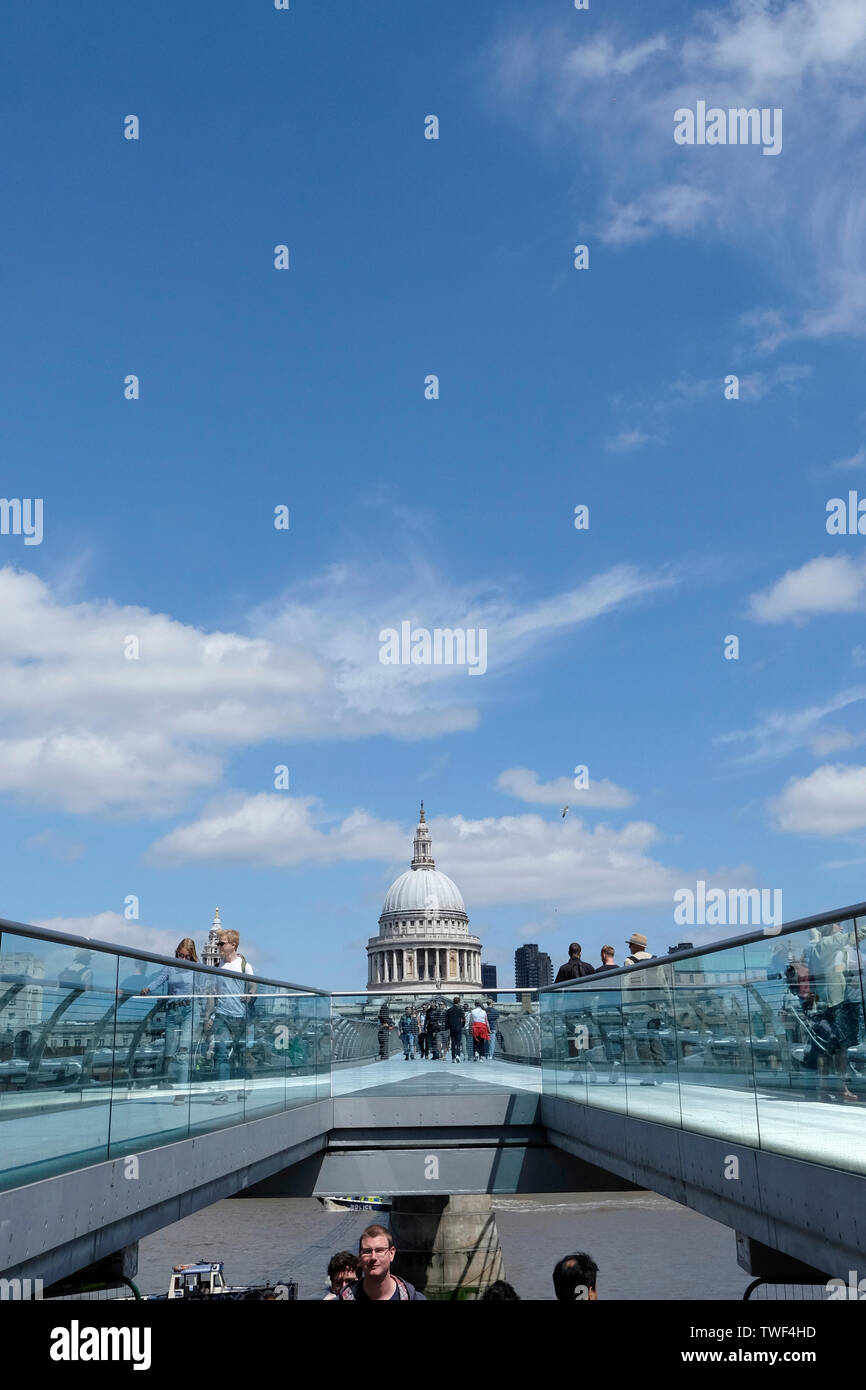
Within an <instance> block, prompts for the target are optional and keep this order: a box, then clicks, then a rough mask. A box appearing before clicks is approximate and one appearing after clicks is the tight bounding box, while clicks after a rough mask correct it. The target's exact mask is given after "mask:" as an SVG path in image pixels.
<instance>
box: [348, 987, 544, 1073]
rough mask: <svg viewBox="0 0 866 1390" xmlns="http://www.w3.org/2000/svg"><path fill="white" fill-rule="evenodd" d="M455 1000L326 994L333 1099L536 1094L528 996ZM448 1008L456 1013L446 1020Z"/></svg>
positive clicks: (535, 1021) (534, 1021)
mask: <svg viewBox="0 0 866 1390" xmlns="http://www.w3.org/2000/svg"><path fill="white" fill-rule="evenodd" d="M454 997H455V996H453V995H441V996H432V995H431V994H430V993H429V992H427V993H421V992H417V993H416V992H407V993H400V994H396V993H394V994H387V995H384V994H376V993H369V994H356V995H334V996H332V998H331V1049H332V1088H333V1094H334V1095H353V1094H362V1093H364V1092H369V1091H370V1090H371V1089H376V1090H379V1089H382V1088H385V1089H387V1090H388V1092H390V1093H401V1092H403V1093H405V1094H415V1095H417V1094H430V1093H431V1091H433V1092H436V1093H442V1094H445V1093H449V1094H450V1093H457V1092H461V1091H462V1092H466V1091H469V1090H471V1089H473V1088H474V1089H476V1090H477V1089H481V1090H486V1091H490V1090H496V1091H499V1092H501V1091H506V1092H510V1091H519V1090H530V1091H535V1092H537V1091H538V1090H539V1089H540V1084H541V1075H540V1059H541V1032H540V1027H539V1014H538V1002H537V998H536V995H535V992H534V991H531V990H525V991H516V990H497V991H496V997H495V999H494V998H492V997H491V996H489V995H485V994H482V993H479V994H465V995H458V996H456V997H457V998H458V999H459V1001H460V1002H459V1004H458V1005H457V1006H454V1005H453V999H454ZM479 1006H480V1007H479ZM452 1008H456V1009H457V1010H458V1013H451V1014H449V1010H451V1009H452ZM473 1010H475V1011H476V1012H477V1013H478V1014H479V1015H483V1018H482V1017H478V1018H477V1019H475V1020H474V1022H475V1023H476V1024H477V1025H478V1028H476V1029H474V1028H473V1018H472V1016H471V1015H472V1011H473ZM461 1012H462V1014H463V1024H462V1026H460V1020H459V1013H461ZM484 1033H486V1034H487V1036H486V1037H484V1036H483V1034H484Z"/></svg>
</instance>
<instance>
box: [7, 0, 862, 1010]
mask: <svg viewBox="0 0 866 1390" xmlns="http://www.w3.org/2000/svg"><path fill="white" fill-rule="evenodd" d="M2 40H3V44H2V51H3V55H4V57H3V68H4V81H3V83H2V84H0V106H2V124H3V129H4V131H5V133H6V167H7V187H6V198H5V199H4V204H5V211H4V231H3V244H4V256H3V262H2V271H0V273H2V292H3V305H4V314H3V319H4V332H3V334H2V335H0V354H2V360H0V368H2V375H3V380H4V383H5V395H6V410H5V411H4V419H3V426H2V428H3V473H2V491H3V495H4V496H6V497H7V498H13V497H17V498H36V497H39V498H42V499H43V504H44V537H43V540H42V543H41V544H40V545H26V544H25V539H24V537H23V536H22V535H14V534H9V535H2V536H0V564H2V566H3V568H2V571H0V846H2V848H0V868H2V882H3V890H4V891H3V896H2V903H0V912H2V915H4V916H6V917H8V918H12V919H15V920H19V921H31V922H35V921H38V922H51V923H53V924H55V925H57V926H58V927H61V928H64V929H66V930H69V931H73V932H82V933H85V934H92V935H97V936H102V937H107V938H108V939H112V940H122V941H126V942H132V941H138V942H140V943H141V944H143V945H146V946H150V947H152V948H154V949H165V948H166V947H168V948H172V947H173V946H174V943H175V942H176V940H177V938H178V937H179V936H181V935H186V934H187V933H190V934H193V935H194V936H196V937H197V938H198V939H199V940H201V939H203V937H204V935H205V933H206V931H207V928H208V926H209V924H210V920H211V917H212V915H213V908H214V906H215V905H216V904H219V906H220V908H221V912H222V917H223V920H224V922H225V924H226V925H229V926H236V927H237V928H238V929H239V930H240V932H241V935H242V940H243V944H244V948H245V951H246V952H247V953H248V955H249V958H250V959H251V960H252V961H253V962H254V964H255V965H256V966H257V967H258V968H259V970H261V971H262V972H266V973H269V974H272V975H277V976H279V977H282V978H289V979H293V980H298V981H302V982H306V983H310V984H316V985H325V986H327V985H330V986H332V987H334V988H352V987H354V986H357V985H362V984H363V982H364V980H365V978H366V972H365V963H364V956H363V945H364V943H365V941H366V939H367V937H368V936H369V935H371V934H373V933H374V932H375V930H376V919H377V917H378V914H379V911H380V908H381V901H382V898H383V896H384V892H385V890H386V888H387V886H388V884H389V883H390V881H391V879H392V878H393V877H394V876H395V875H396V874H397V873H398V872H400V871H401V870H402V868H403V867H405V865H406V864H407V863H408V859H409V857H410V855H411V835H412V827H413V826H414V823H415V821H416V818H417V806H418V801H419V799H420V798H421V797H422V796H423V798H424V800H425V803H426V806H427V809H428V816H429V820H430V823H431V830H432V834H433V843H434V851H435V853H436V857H437V864H438V866H439V867H440V868H442V869H443V870H444V871H445V872H446V873H449V874H450V875H451V876H452V877H453V878H454V879H455V881H456V882H457V883H458V885H459V886H460V887H461V889H462V891H463V893H464V897H465V899H466V904H467V909H468V911H469V914H470V920H471V923H472V929H473V930H474V931H476V932H478V933H479V934H480V935H481V937H482V939H483V941H484V945H485V958H487V959H490V960H493V961H494V962H496V963H497V964H499V966H500V971H501V979H503V981H505V982H507V981H508V980H510V978H511V964H512V958H513V951H514V949H515V947H516V946H518V945H521V944H523V943H524V942H525V941H527V940H534V941H538V942H539V944H540V945H541V946H542V947H543V948H544V949H546V950H548V951H549V952H550V953H551V955H552V956H553V957H554V958H555V959H562V958H564V955H565V951H566V947H567V943H568V942H569V941H570V940H571V939H573V938H577V939H579V940H581V941H582V942H583V944H584V952H585V954H589V955H590V956H591V957H592V958H595V957H596V956H597V952H598V949H599V947H600V946H601V944H602V942H605V941H611V942H613V943H614V944H615V945H616V946H617V948H618V950H619V949H621V947H622V943H623V942H624V940H625V938H626V937H627V935H628V934H629V932H630V931H631V930H634V929H638V930H643V931H645V932H646V933H647V935H648V936H649V937H650V944H651V946H653V947H655V948H656V949H657V950H664V949H665V948H666V947H667V946H668V945H669V944H671V943H673V942H674V941H676V940H678V939H681V937H682V936H683V930H684V929H682V928H680V927H677V926H675V925H674V921H673V895H674V892H675V891H676V890H677V889H679V888H682V887H689V886H690V885H692V886H693V885H694V884H695V882H696V881H697V880H698V879H701V878H703V879H704V880H706V881H707V882H708V883H711V884H713V885H715V886H720V887H728V886H742V887H752V886H756V887H771V888H778V889H781V890H782V892H783V895H784V915H785V918H786V920H790V919H792V918H795V917H798V916H801V915H804V914H806V913H809V912H817V911H821V910H824V909H826V908H830V907H833V906H835V905H842V904H847V903H852V902H858V901H860V900H861V899H863V898H864V897H866V892H864V891H863V866H864V864H866V766H864V744H866V719H864V700H866V631H864V622H863V615H864V611H866V559H864V553H863V547H864V544H866V541H864V538H863V537H862V536H860V535H857V534H855V535H845V536H836V535H829V534H828V533H827V529H826V524H825V523H826V518H827V512H826V508H827V503H828V501H829V499H831V498H833V497H839V496H841V497H845V498H847V495H848V492H849V490H850V489H854V490H856V489H858V488H860V489H861V490H862V493H863V495H864V496H866V416H864V402H863V391H862V380H863V366H864V361H863V358H864V352H863V333H864V323H866V317H864V312H863V311H864V309H866V261H864V256H866V252H864V246H866V238H864V231H866V194H864V193H863V191H862V190H863V188H864V186H866V185H864V179H863V174H864V163H866V161H864V140H863V131H864V123H866V92H864V89H863V82H862V72H863V61H864V58H866V12H864V10H863V7H862V5H861V4H860V3H859V0H820V3H818V0H786V3H775V0H774V3H772V4H771V3H769V0H768V2H767V3H764V2H763V0H749V3H746V2H745V0H742V3H729V4H708V5H706V6H704V7H701V8H696V7H695V6H693V5H691V4H683V3H679V0H667V2H666V3H649V0H635V2H634V3H630V2H629V0H623V3H619V4H617V5H615V6H613V5H608V4H605V3H603V2H602V0H592V3H591V7H590V9H589V10H588V11H580V12H578V11H575V10H574V9H573V7H572V6H571V5H570V4H569V3H568V0H534V3H533V4H532V5H523V4H511V5H509V4H498V3H497V4H493V3H480V4H478V5H473V6H467V5H466V4H465V3H457V0H440V3H439V4H437V5H436V6H434V7H430V6H422V5H407V4H405V3H404V2H403V0H400V2H399V3H398V0H371V2H370V3H358V0H352V3H349V0H334V3H326V4H322V3H315V4H314V3H312V0H292V4H291V9H290V10H289V11H276V10H275V9H274V8H273V5H272V4H269V0H245V2H244V3H240V4H237V5H232V6H218V7H215V6H213V5H210V4H204V3H200V0H188V3H186V4H185V5H184V6H183V7H182V13H181V14H178V13H176V7H175V6H171V5H169V4H167V3H161V0H156V3H152V4H150V5H148V6H142V7H120V8H111V9H109V10H106V9H105V7H104V6H97V5H94V4H87V3H85V4H83V5H80V6H76V7H70V6H68V5H61V4H56V3H48V4H42V5H40V6H38V7H36V6H29V7H17V8H16V9H14V11H12V12H9V13H7V14H6V15H5V16H4V17H3V20H2ZM700 100H704V101H706V102H707V103H708V105H710V106H719V107H721V108H723V109H725V108H730V107H741V106H747V107H758V108H762V107H767V108H781V109H782V111H783V113H784V127H783V129H784V139H783V148H782V151H781V153H780V154H778V155H777V156H775V157H765V156H764V155H763V153H762V150H761V149H760V148H758V147H755V146H727V147H711V146H707V145H704V146H698V145H694V146H682V145H678V144H676V143H675V142H674V139H673V130H674V112H675V111H676V110H677V109H678V108H682V107H691V108H694V107H695V106H696V103H697V102H698V101H700ZM129 114H135V115H137V116H138V117H139V120H140V138H139V139H138V140H137V141H133V140H126V139H125V138H124V135H123V129H124V118H125V117H126V116H127V115H129ZM430 114H435V115H437V116H438V118H439V122H440V128H439V139H438V140H427V139H425V138H424V125H425V117H426V116H428V115H430ZM280 244H285V245H287V246H288V247H289V249H290V268H289V269H288V270H286V271H279V270H276V269H275V268H274V248H275V246H277V245H280ZM578 244H583V245H586V246H588V248H589V268H588V269H587V270H576V269H575V268H574V265H573V260H574V249H573V248H574V247H575V246H576V245H578ZM130 373H134V374H136V375H137V376H138V377H139V380H140V399H138V400H127V399H125V398H124V379H125V378H126V377H127V375H128V374H130ZM430 374H436V376H438V378H439V398H438V399H434V400H428V399H426V398H425V389H424V384H425V379H426V378H427V377H428V375H430ZM730 374H736V375H737V376H738V378H739V383H740V388H739V389H740V395H739V399H737V400H726V399H725V396H724V382H725V378H726V377H727V376H729V375H730ZM281 504H283V505H285V506H287V507H289V509H290V516H291V522H290V527H289V529H288V530H287V531H279V530H276V529H275V528H274V524H273V522H274V508H275V507H277V506H279V505H281ZM578 504H585V505H587V506H588V507H589V509H590V524H589V528H588V529H587V530H582V531H577V530H575V527H574V524H573V520H574V508H575V506H577V505H578ZM402 621H410V622H412V623H413V624H414V625H416V626H419V627H424V628H427V629H429V630H432V629H434V628H435V627H437V626H438V627H449V628H467V629H469V628H479V627H483V628H484V629H485V630H486V632H487V634H488V637H487V643H488V664H487V665H488V668H487V670H486V672H485V673H484V674H483V676H482V675H479V676H477V677H475V678H473V677H470V676H469V674H468V671H467V669H466V667H465V666H464V667H462V668H461V667H459V666H455V667H452V668H447V667H442V666H439V667H434V666H411V667H405V666H403V667H401V666H387V665H383V664H382V663H381V662H380V660H379V651H380V642H379V633H380V631H381V630H383V629H385V628H389V627H395V628H397V627H399V625H400V623H401V622H402ZM729 634H734V635H737V636H738V638H739V642H740V654H739V659H737V660H726V659H725V657H724V643H725V638H726V637H727V636H728V635H729ZM130 635H132V636H136V637H137V638H138V641H139V657H138V659H137V660H127V659H126V658H125V657H124V642H125V639H126V637H128V636H130ZM280 764H284V765H286V766H287V767H288V769H289V788H288V790H280V791H277V790H275V788H274V768H275V767H276V766H277V765H280ZM578 764H584V765H586V766H587V767H588V769H589V775H590V785H589V787H588V788H585V789H582V790H575V789H574V788H573V785H572V779H573V771H574V768H575V767H576V766H577V765H578ZM565 804H568V805H569V811H568V814H567V816H566V817H565V818H564V819H563V817H562V815H561V808H562V806H563V805H565ZM130 894H134V895H136V896H137V897H138V899H139V903H140V918H139V920H138V921H126V920H125V919H124V917H123V907H124V902H125V900H126V898H127V896H128V895H130ZM724 934H725V933H724V931H722V932H720V931H719V929H718V928H712V927H709V928H703V929H702V928H700V927H695V928H693V929H690V930H689V932H688V936H689V937H690V938H691V939H695V940H709V939H713V938H717V937H718V936H719V935H724Z"/></svg>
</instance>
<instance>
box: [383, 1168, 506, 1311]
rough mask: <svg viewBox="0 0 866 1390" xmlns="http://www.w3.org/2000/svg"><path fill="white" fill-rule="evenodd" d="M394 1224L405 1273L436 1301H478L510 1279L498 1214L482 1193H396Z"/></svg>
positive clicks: (397, 1264)
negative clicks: (496, 1284) (497, 1282)
mask: <svg viewBox="0 0 866 1390" xmlns="http://www.w3.org/2000/svg"><path fill="white" fill-rule="evenodd" d="M389 1224H390V1226H391V1229H392V1231H393V1232H394V1242H395V1244H396V1246H397V1254H396V1256H395V1258H394V1272H395V1274H400V1275H403V1276H404V1277H405V1278H406V1279H409V1280H410V1281H411V1283H413V1284H414V1285H415V1287H416V1288H419V1289H420V1290H421V1292H422V1293H424V1294H426V1296H427V1298H430V1299H475V1298H478V1296H479V1295H480V1294H482V1293H483V1292H484V1290H485V1289H486V1288H487V1287H488V1286H489V1285H490V1284H492V1283H493V1282H494V1281H495V1280H496V1279H503V1278H504V1277H505V1274H504V1269H503V1263H502V1251H501V1249H500V1245H499V1232H498V1230H497V1228H496V1216H495V1213H494V1211H493V1208H492V1206H491V1201H490V1197H489V1196H487V1195H486V1194H485V1195H483V1196H478V1197H462V1196H461V1197H426V1196H425V1197H394V1198H392V1201H391V1220H390V1223H389Z"/></svg>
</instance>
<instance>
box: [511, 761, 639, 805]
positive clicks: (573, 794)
mask: <svg viewBox="0 0 866 1390" xmlns="http://www.w3.org/2000/svg"><path fill="white" fill-rule="evenodd" d="M496 789H497V791H501V792H507V793H508V795H509V796H516V797H518V798H519V800H521V801H528V802H529V803H530V804H532V803H535V804H537V805H542V806H563V805H569V806H573V807H574V809H575V810H576V811H577V812H578V814H579V813H580V811H581V810H582V809H583V807H591V806H603V807H609V808H611V809H613V808H615V807H621V806H631V805H633V804H634V801H635V799H636V798H635V796H634V794H633V792H630V791H626V789H625V787H618V786H616V784H615V783H614V782H609V781H608V780H607V778H601V779H599V780H598V781H594V780H593V779H592V778H590V779H589V784H588V786H586V787H581V788H579V789H578V790H576V789H575V785H574V778H573V777H557V778H555V779H554V780H553V781H552V782H540V781H539V780H538V773H537V772H532V771H531V770H530V769H529V768H528V767H509V768H506V769H505V771H504V772H500V774H499V776H498V777H497V779H496Z"/></svg>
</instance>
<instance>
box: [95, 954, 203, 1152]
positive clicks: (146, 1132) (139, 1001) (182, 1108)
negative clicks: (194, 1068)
mask: <svg viewBox="0 0 866 1390" xmlns="http://www.w3.org/2000/svg"><path fill="white" fill-rule="evenodd" d="M193 979H194V972H193V971H192V970H187V969H184V967H183V966H182V965H181V964H180V963H178V965H165V966H160V965H157V964H156V963H155V962H154V961H146V960H137V959H135V958H134V957H130V956H119V957H118V975H117V1000H116V1007H115V1009H114V1019H113V1022H114V1032H113V1039H112V1037H110V1036H108V1037H107V1038H101V1039H99V1040H98V1042H99V1045H98V1046H97V1047H96V1048H95V1050H94V1052H93V1055H92V1057H91V1058H90V1059H89V1060H90V1065H91V1066H92V1067H94V1068H95V1069H96V1070H97V1071H99V1072H103V1071H104V1072H106V1073H107V1075H109V1076H110V1080H111V1147H110V1152H109V1156H110V1157H112V1158H113V1157H116V1156H117V1155H119V1154H133V1153H135V1152H136V1150H137V1149H139V1148H154V1147H155V1146H156V1145H158V1144H170V1143H172V1142H174V1141H176V1140H178V1139H186V1137H187V1135H188V1133H189V1109H190V1085H189V1073H190V1063H191V1043H192V991H193ZM109 1021H110V1020H109V1018H106V1025H108V1023H109ZM106 1044H107V1045H106Z"/></svg>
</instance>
